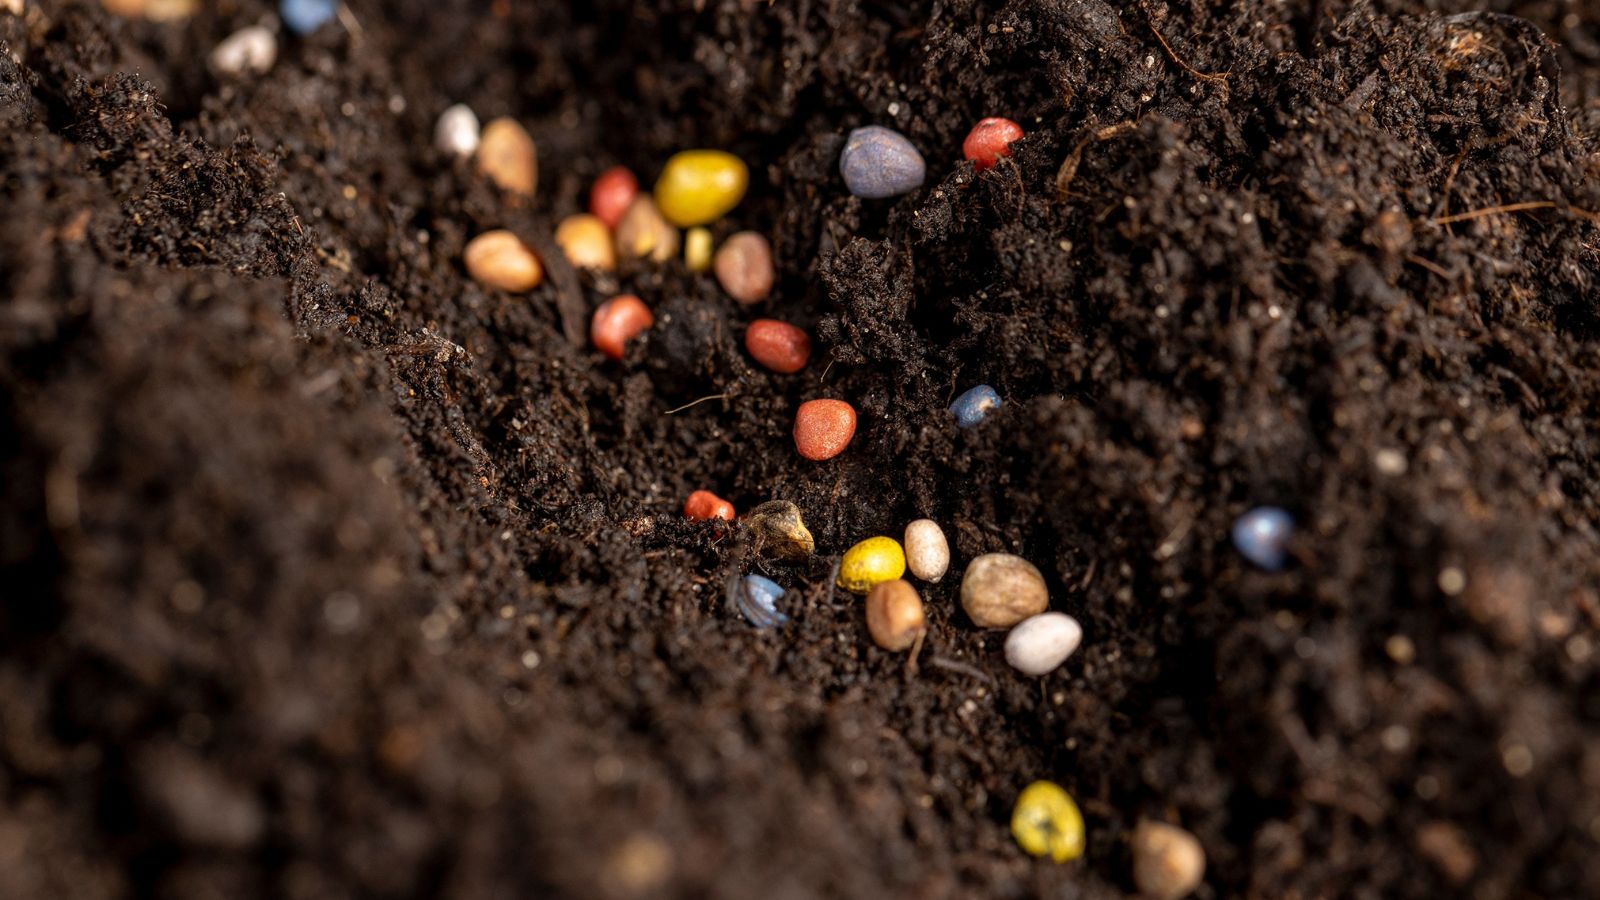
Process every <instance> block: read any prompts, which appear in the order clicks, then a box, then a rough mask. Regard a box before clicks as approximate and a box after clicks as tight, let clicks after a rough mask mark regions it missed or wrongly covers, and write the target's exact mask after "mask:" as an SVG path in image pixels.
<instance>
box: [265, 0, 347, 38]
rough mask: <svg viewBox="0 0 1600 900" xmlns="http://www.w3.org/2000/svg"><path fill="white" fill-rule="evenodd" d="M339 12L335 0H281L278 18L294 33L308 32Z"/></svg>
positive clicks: (328, 20)
mask: <svg viewBox="0 0 1600 900" xmlns="http://www.w3.org/2000/svg"><path fill="white" fill-rule="evenodd" d="M338 12H339V4H338V3H337V2H335V0H283V2H282V3H279V4H278V18H280V19H282V20H283V24H284V25H286V26H288V28H289V30H290V31H292V32H294V33H295V34H310V33H311V32H313V31H316V30H317V29H318V28H321V27H322V26H324V25H326V24H328V22H330V21H332V19H333V17H334V16H335V15H337V14H338Z"/></svg>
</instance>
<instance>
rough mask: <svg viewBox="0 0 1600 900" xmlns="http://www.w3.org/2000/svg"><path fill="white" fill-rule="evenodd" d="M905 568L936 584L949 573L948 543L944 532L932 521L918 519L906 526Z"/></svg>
mask: <svg viewBox="0 0 1600 900" xmlns="http://www.w3.org/2000/svg"><path fill="white" fill-rule="evenodd" d="M905 544H906V568H908V569H910V570H911V574H912V575H915V576H916V577H918V578H920V579H922V580H923V581H926V582H929V583H930V584H936V583H938V581H939V579H941V578H943V577H944V573H945V572H948V571H950V543H949V542H948V541H946V540H945V539H944V530H943V529H941V528H940V527H939V523H938V522H935V521H934V520H932V519H918V520H916V521H915V522H912V523H911V524H910V525H907V526H906V542H905Z"/></svg>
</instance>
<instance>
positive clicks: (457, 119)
mask: <svg viewBox="0 0 1600 900" xmlns="http://www.w3.org/2000/svg"><path fill="white" fill-rule="evenodd" d="M480 133H481V129H480V128H479V126H478V114H477V113H475V112H473V111H472V107H470V106H468V105H466V104H465V103H457V104H456V105H455V106H452V107H450V108H449V109H447V110H445V111H444V112H442V113H440V114H439V121H438V123H437V124H436V125H434V126H433V145H434V146H435V147H437V148H439V152H440V153H449V154H451V155H453V156H471V155H472V154H474V153H476V152H478V138H479V136H480Z"/></svg>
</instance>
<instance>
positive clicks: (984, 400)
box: [950, 384, 1001, 428]
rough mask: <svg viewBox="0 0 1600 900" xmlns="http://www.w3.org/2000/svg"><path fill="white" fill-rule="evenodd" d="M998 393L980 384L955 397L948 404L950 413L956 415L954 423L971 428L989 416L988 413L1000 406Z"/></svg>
mask: <svg viewBox="0 0 1600 900" xmlns="http://www.w3.org/2000/svg"><path fill="white" fill-rule="evenodd" d="M1000 402H1001V401H1000V395H999V394H998V393H996V392H995V389H994V388H992V387H990V386H988V385H987V384H980V385H978V386H977V387H975V388H973V389H971V390H969V391H967V392H966V393H965V394H962V395H961V396H959V397H957V398H956V402H954V403H952V404H950V414H951V415H953V416H955V417H956V424H957V425H959V426H961V427H962V428H971V427H972V426H974V425H976V424H978V423H979V422H982V421H983V420H984V419H987V418H988V417H989V413H991V412H993V411H994V410H996V409H999V408H1000Z"/></svg>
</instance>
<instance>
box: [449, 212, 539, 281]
mask: <svg viewBox="0 0 1600 900" xmlns="http://www.w3.org/2000/svg"><path fill="white" fill-rule="evenodd" d="M461 259H462V261H463V262H464V263H466V266H467V274H468V275H471V276H472V280H473V281H476V282H478V283H480V284H486V285H488V286H489V287H493V288H499V289H500V290H502V291H510V292H511V293H513V294H520V293H522V292H524V291H531V290H533V289H534V288H536V287H538V286H539V282H540V281H542V280H543V279H544V267H543V266H541V265H539V257H537V256H534V255H533V251H532V250H529V249H528V247H527V245H526V244H524V243H522V241H521V240H520V239H518V238H517V236H516V235H514V234H512V233H511V232H509V231H506V230H505V229H503V228H501V229H496V230H495V231H486V232H484V233H483V234H480V235H478V236H477V237H475V238H473V239H472V240H470V241H468V242H467V247H466V249H465V250H463V251H462V253H461Z"/></svg>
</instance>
